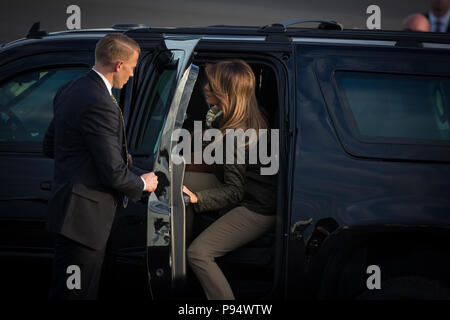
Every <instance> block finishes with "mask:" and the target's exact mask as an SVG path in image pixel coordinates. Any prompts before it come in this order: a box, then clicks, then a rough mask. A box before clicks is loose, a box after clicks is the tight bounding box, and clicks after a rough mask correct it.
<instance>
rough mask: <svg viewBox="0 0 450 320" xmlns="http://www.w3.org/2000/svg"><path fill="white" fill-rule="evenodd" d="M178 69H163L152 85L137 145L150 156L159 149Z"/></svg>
mask: <svg viewBox="0 0 450 320" xmlns="http://www.w3.org/2000/svg"><path fill="white" fill-rule="evenodd" d="M175 71H176V70H173V69H168V70H163V71H162V73H161V75H160V76H159V78H158V80H157V82H156V84H155V85H154V86H153V87H152V89H151V90H150V91H149V92H150V95H151V96H150V97H149V99H148V100H147V101H148V102H146V106H147V107H146V108H145V111H144V114H143V116H142V122H141V127H142V128H143V135H142V136H141V138H140V141H139V143H138V144H137V146H136V147H140V146H142V147H143V148H142V150H144V151H145V152H146V153H147V154H148V155H149V156H150V155H154V154H155V153H156V151H157V148H158V144H159V140H160V138H161V133H162V128H163V126H164V122H165V118H166V115H167V111H168V108H169V106H168V105H167V102H168V98H169V93H170V90H171V88H172V85H173V81H174V78H175V74H176V72H175Z"/></svg>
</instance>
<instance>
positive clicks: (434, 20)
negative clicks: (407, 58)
mask: <svg viewBox="0 0 450 320" xmlns="http://www.w3.org/2000/svg"><path fill="white" fill-rule="evenodd" d="M429 2H430V11H429V12H428V13H426V14H424V16H425V17H427V18H428V20H429V21H430V31H431V32H450V23H449V22H450V11H449V6H450V0H429Z"/></svg>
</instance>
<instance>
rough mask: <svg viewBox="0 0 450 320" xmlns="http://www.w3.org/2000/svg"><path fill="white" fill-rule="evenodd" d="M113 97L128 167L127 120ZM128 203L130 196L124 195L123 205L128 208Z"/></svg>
mask: <svg viewBox="0 0 450 320" xmlns="http://www.w3.org/2000/svg"><path fill="white" fill-rule="evenodd" d="M111 99H112V101H113V102H114V104H115V105H116V107H117V109H119V112H120V119H121V120H122V131H123V143H122V148H124V149H125V158H126V160H125V161H126V163H127V168H128V146H127V133H126V131H125V121H124V120H123V114H122V109H121V108H120V106H119V103H118V102H117V100H116V97H114V95H113V94H112V95H111ZM127 205H128V197H127V196H124V197H123V207H124V208H126V207H127Z"/></svg>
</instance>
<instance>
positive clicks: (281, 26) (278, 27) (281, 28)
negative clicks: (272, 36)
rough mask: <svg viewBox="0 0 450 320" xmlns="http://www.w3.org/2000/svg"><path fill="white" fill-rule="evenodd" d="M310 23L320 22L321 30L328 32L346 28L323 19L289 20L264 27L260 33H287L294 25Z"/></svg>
mask: <svg viewBox="0 0 450 320" xmlns="http://www.w3.org/2000/svg"><path fill="white" fill-rule="evenodd" d="M309 22H318V23H320V24H319V27H318V28H319V29H326V30H343V29H344V27H343V26H342V24H340V23H337V22H336V21H332V20H330V21H327V20H321V19H302V18H300V19H293V20H288V21H284V22H279V23H274V24H271V25H267V26H264V27H262V28H261V29H260V31H275V32H286V31H287V27H288V26H291V25H294V24H299V23H309Z"/></svg>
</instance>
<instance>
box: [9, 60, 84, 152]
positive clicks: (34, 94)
mask: <svg viewBox="0 0 450 320" xmlns="http://www.w3.org/2000/svg"><path fill="white" fill-rule="evenodd" d="M86 71H87V69H86V68H66V69H50V70H41V71H32V72H27V73H25V74H22V75H20V76H17V77H14V78H13V79H11V80H9V81H7V82H5V83H3V84H1V85H0V142H1V141H7V142H39V143H40V142H42V140H43V139H44V135H45V131H46V130H47V127H48V125H49V123H50V121H51V119H52V117H53V98H54V96H55V94H56V92H57V91H58V89H59V87H61V86H62V85H63V84H64V83H66V82H67V81H69V80H71V79H73V78H75V77H78V76H81V75H82V74H84V73H86Z"/></svg>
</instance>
